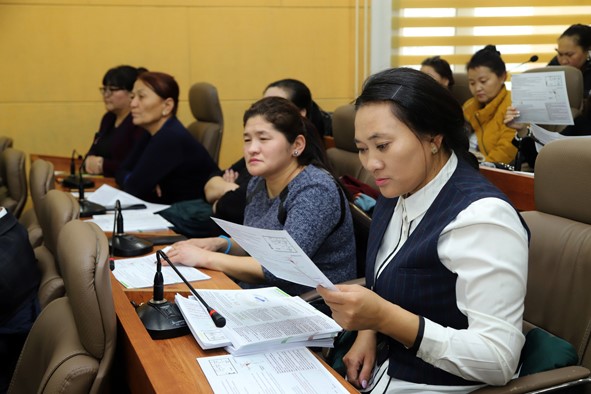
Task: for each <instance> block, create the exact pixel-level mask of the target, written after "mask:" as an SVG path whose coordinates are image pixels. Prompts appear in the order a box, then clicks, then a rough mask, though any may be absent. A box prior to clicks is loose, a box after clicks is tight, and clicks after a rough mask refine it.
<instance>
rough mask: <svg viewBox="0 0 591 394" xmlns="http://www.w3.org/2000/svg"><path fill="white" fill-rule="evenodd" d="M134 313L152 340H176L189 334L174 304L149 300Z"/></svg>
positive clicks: (185, 323)
mask: <svg viewBox="0 0 591 394" xmlns="http://www.w3.org/2000/svg"><path fill="white" fill-rule="evenodd" d="M136 311H137V314H138V316H139V317H140V320H141V321H142V323H143V324H144V327H146V330H147V331H148V334H150V336H151V337H152V339H169V338H176V337H180V336H183V335H187V334H188V333H189V327H188V326H187V322H186V321H185V319H184V318H183V315H182V314H181V311H180V310H179V307H178V306H177V305H176V304H173V303H170V302H168V301H166V300H164V301H163V302H154V300H150V301H148V302H147V303H145V304H142V305H140V306H139V307H138V308H137V309H136Z"/></svg>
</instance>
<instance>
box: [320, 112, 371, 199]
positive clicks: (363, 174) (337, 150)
mask: <svg viewBox="0 0 591 394" xmlns="http://www.w3.org/2000/svg"><path fill="white" fill-rule="evenodd" d="M332 135H333V138H334V144H335V146H334V147H333V148H328V149H327V150H326V155H327V156H328V160H330V164H331V165H332V167H333V169H334V172H335V175H336V176H337V177H341V176H343V175H349V176H351V177H353V178H356V179H359V180H360V181H361V182H363V183H367V184H368V185H370V186H371V187H373V188H374V189H377V186H376V184H375V180H374V178H373V176H372V175H371V173H370V172H369V171H367V170H366V169H365V168H363V166H362V165H361V162H360V161H359V153H358V150H357V147H356V145H355V107H354V106H353V105H352V104H347V105H343V106H340V107H338V108H337V109H335V111H334V112H333V114H332Z"/></svg>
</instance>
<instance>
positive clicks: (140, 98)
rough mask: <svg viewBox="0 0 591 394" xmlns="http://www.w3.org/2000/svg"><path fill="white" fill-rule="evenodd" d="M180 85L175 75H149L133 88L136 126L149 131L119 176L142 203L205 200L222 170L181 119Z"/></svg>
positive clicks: (140, 78) (140, 77)
mask: <svg viewBox="0 0 591 394" xmlns="http://www.w3.org/2000/svg"><path fill="white" fill-rule="evenodd" d="M178 102H179V86H178V84H177V82H176V81H175V80H174V78H173V77H172V76H171V75H168V74H165V73H161V72H145V73H142V74H140V75H139V76H138V79H137V81H136V82H135V84H134V86H133V96H132V101H131V116H132V117H133V123H134V124H135V125H138V126H141V127H143V128H144V129H146V130H147V131H148V133H146V134H145V135H144V136H143V137H142V139H141V140H140V141H138V143H137V144H136V147H135V149H134V150H133V152H132V153H131V154H130V155H129V157H128V158H127V160H126V161H125V163H124V164H123V165H122V168H120V170H119V171H118V173H117V184H118V185H119V186H120V187H121V189H123V190H124V191H125V192H127V193H130V194H132V195H134V196H136V197H139V198H141V199H142V200H145V201H149V202H154V203H160V204H173V203H175V202H179V201H185V200H193V199H198V198H203V197H204V193H203V187H204V185H205V182H206V181H207V178H208V176H209V174H210V173H211V172H212V171H214V170H218V167H217V165H216V164H215V162H214V161H213V159H212V158H211V156H210V155H209V153H208V152H207V150H206V149H205V148H204V147H203V145H201V144H200V143H199V142H198V141H197V140H196V139H195V138H194V137H193V136H192V135H191V134H190V133H189V132H188V131H187V129H186V128H185V127H184V126H183V125H182V123H181V122H180V121H179V120H178V119H177V117H176V111H177V107H178Z"/></svg>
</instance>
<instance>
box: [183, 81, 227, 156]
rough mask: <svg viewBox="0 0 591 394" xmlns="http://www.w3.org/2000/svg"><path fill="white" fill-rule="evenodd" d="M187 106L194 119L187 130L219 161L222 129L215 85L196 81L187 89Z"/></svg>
mask: <svg viewBox="0 0 591 394" xmlns="http://www.w3.org/2000/svg"><path fill="white" fill-rule="evenodd" d="M189 106H190V107H191V112H192V113H193V117H195V119H196V121H195V122H193V123H191V124H190V125H189V126H187V130H189V132H190V133H191V134H192V135H193V137H195V138H196V139H197V141H199V142H200V143H201V144H202V145H203V146H204V147H205V149H207V151H208V152H209V155H210V156H211V158H212V159H213V161H215V162H216V163H218V162H219V158H220V149H221V146H222V134H223V131H224V116H223V114H222V106H221V104H220V99H219V96H218V90H217V89H216V87H215V86H213V85H212V84H210V83H207V82H197V83H195V84H193V86H191V89H190V90H189Z"/></svg>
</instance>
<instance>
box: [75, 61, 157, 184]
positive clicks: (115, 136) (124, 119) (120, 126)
mask: <svg viewBox="0 0 591 394" xmlns="http://www.w3.org/2000/svg"><path fill="white" fill-rule="evenodd" d="M144 71H146V69H145V68H141V67H140V68H135V67H132V66H126V65H124V66H117V67H113V68H111V69H110V70H109V71H107V73H106V74H105V76H104V77H103V86H101V87H100V88H99V91H100V93H101V95H102V96H103V102H104V103H105V108H106V109H107V113H106V114H105V115H104V116H103V119H102V120H101V124H100V128H99V131H98V132H97V133H96V134H95V137H94V141H93V143H92V146H91V147H90V150H89V151H88V153H87V154H86V160H85V162H84V166H85V170H86V172H88V173H89V174H103V175H105V176H109V177H113V176H115V172H116V171H117V169H118V168H119V165H120V164H121V163H122V162H123V160H125V158H126V157H127V154H128V153H129V152H130V151H131V150H132V148H133V146H134V144H135V142H136V141H137V139H138V138H139V137H140V136H141V134H143V133H145V132H146V131H145V130H144V129H143V128H141V127H139V126H136V125H134V124H133V122H132V121H131V106H130V105H131V91H132V90H133V84H134V82H135V80H136V79H137V76H138V75H139V74H140V73H141V72H144Z"/></svg>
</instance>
